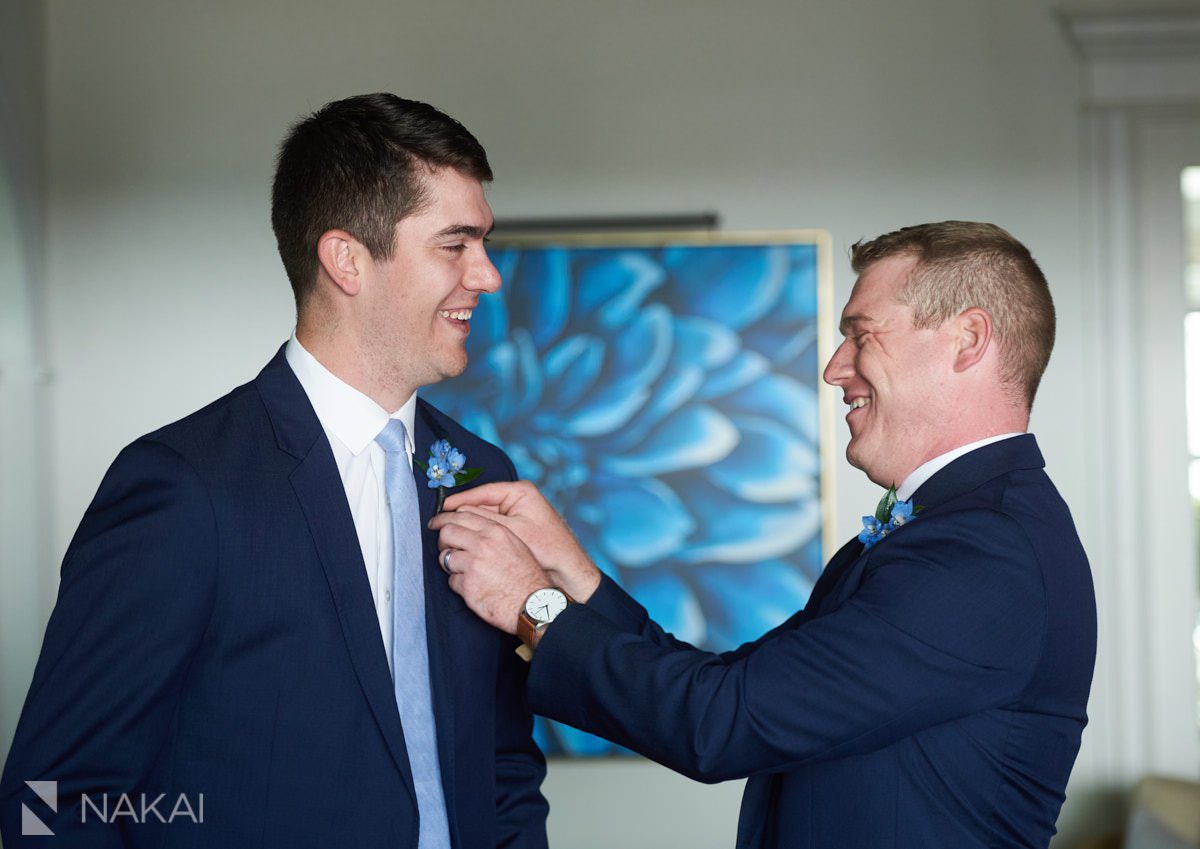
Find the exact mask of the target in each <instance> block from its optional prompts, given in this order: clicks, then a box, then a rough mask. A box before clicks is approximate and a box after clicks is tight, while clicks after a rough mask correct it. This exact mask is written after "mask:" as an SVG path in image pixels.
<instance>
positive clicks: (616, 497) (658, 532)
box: [593, 475, 696, 566]
mask: <svg viewBox="0 0 1200 849" xmlns="http://www.w3.org/2000/svg"><path fill="white" fill-rule="evenodd" d="M593 485H594V487H595V490H596V492H597V498H596V503H597V505H598V506H599V507H600V508H601V509H602V510H603V515H604V525H603V528H602V529H601V531H600V544H601V545H602V546H603V547H604V550H605V551H606V552H607V553H608V554H609V556H611V557H612V558H613V559H614V560H616V561H617V562H619V563H621V564H622V565H623V566H645V565H647V564H651V563H654V562H656V561H658V560H660V559H662V558H665V557H667V556H668V555H669V554H670V553H671V552H673V551H674V550H675V549H677V548H679V546H680V545H681V544H682V543H683V541H684V540H685V539H687V537H688V536H689V535H690V534H691V533H692V531H693V530H694V529H695V527H696V522H695V520H694V519H692V517H691V515H690V514H689V513H688V511H687V508H686V507H684V505H683V502H682V501H680V500H679V497H678V496H677V495H676V494H675V493H674V492H672V490H671V488H670V487H669V486H667V485H666V484H665V483H663V482H661V481H658V480H655V479H654V478H642V479H630V478H618V477H609V476H607V475H605V476H602V477H598V478H596V479H594V480H593Z"/></svg>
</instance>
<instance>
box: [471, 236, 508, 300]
mask: <svg viewBox="0 0 1200 849" xmlns="http://www.w3.org/2000/svg"><path fill="white" fill-rule="evenodd" d="M500 283H501V280H500V272H499V271H498V270H496V266H495V265H494V264H492V259H491V257H489V256H488V255H487V251H486V250H484V249H483V247H482V246H480V256H479V257H478V259H477V260H476V262H475V263H474V265H473V266H472V267H471V270H470V272H469V273H468V274H467V277H466V279H465V280H464V281H463V285H464V286H466V287H467V288H468V289H471V290H473V291H477V292H487V293H489V294H490V293H492V292H495V291H496V290H497V289H499V288H500Z"/></svg>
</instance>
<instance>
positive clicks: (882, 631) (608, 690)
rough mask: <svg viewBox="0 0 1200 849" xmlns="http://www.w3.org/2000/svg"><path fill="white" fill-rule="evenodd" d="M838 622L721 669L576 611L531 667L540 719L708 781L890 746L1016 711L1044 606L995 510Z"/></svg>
mask: <svg viewBox="0 0 1200 849" xmlns="http://www.w3.org/2000/svg"><path fill="white" fill-rule="evenodd" d="M868 556H869V557H870V558H871V559H870V560H869V561H868V563H867V566H866V570H865V573H864V577H863V580H862V583H861V585H859V586H858V588H857V589H856V590H855V592H854V593H853V594H852V595H851V596H850V597H849V598H848V599H847V600H846V601H845V602H844V603H843V604H842V605H841V606H840V607H838V608H837V609H836V610H833V611H832V612H829V613H827V614H825V615H823V616H819V617H816V618H812V619H808V620H804V621H799V620H794V622H793V623H792V624H791V625H790V627H789V626H788V625H785V626H784V627H781V628H779V629H776V630H775V631H773V632H772V633H771V634H768V635H767V636H766V637H764V638H762V639H761V640H759V641H756V642H755V643H753V644H749V645H748V646H746V647H743V649H739V650H738V651H737V652H735V653H731V654H729V655H726V656H724V657H722V656H719V655H714V654H709V653H707V652H701V651H698V650H695V649H693V648H690V647H686V646H683V647H681V646H680V645H677V644H675V643H674V642H673V641H671V640H664V639H662V638H661V637H660V636H659V633H660V629H657V626H652V625H646V626H645V627H643V628H641V629H623V628H621V627H620V626H619V625H617V624H615V623H614V622H613V621H612V620H610V619H609V618H608V617H607V616H605V615H602V614H601V613H600V612H598V611H596V610H592V609H590V606H585V605H574V606H571V607H569V608H568V609H567V610H566V611H565V612H564V613H563V614H561V615H560V616H559V618H558V619H557V620H556V621H555V623H554V625H553V626H552V627H551V628H550V629H549V630H548V631H547V633H546V636H545V637H544V638H543V639H542V641H541V642H540V644H539V646H538V649H537V653H536V654H535V656H534V661H533V664H532V669H531V672H530V683H529V692H530V697H531V703H532V705H533V708H534V710H536V711H537V712H538V713H541V714H544V715H546V716H548V717H550V718H552V719H557V720H560V721H563V722H566V723H568V724H570V725H574V726H575V727H577V728H581V729H583V730H586V731H590V732H592V733H595V734H599V735H601V736H604V737H606V738H608V739H610V740H613V741H614V742H617V743H619V744H621V745H624V746H627V747H629V748H631V749H634V750H635V751H638V752H640V753H642V754H644V755H645V756H647V757H649V758H651V759H653V760H655V761H658V762H659V763H661V764H663V765H665V766H667V767H670V768H671V769H674V770H676V771H678V772H681V773H683V774H685V775H687V776H689V777H692V778H694V779H697V780H700V781H723V780H727V779H731V778H738V777H744V776H748V775H753V774H757V773H762V772H773V771H778V770H785V769H790V768H794V767H796V766H798V765H800V764H802V763H804V762H808V761H815V760H821V759H829V758H836V757H843V756H846V755H851V754H855V753H861V752H867V751H871V750H874V749H877V748H880V747H882V746H885V745H888V744H889V743H891V742H894V741H895V740H898V739H900V738H902V737H906V736H909V735H911V734H912V733H914V732H916V731H917V730H919V729H921V728H925V727H929V726H933V725H936V724H939V723H942V722H946V721H949V720H951V719H954V718H956V717H960V716H964V715H966V714H969V713H973V712H976V711H979V710H982V709H985V708H989V707H995V706H1001V705H1003V704H1006V703H1008V702H1010V701H1012V700H1013V699H1015V698H1016V697H1017V696H1018V694H1019V693H1020V691H1021V690H1022V688H1023V687H1024V686H1025V684H1026V683H1027V682H1028V679H1029V677H1030V675H1031V674H1032V670H1033V667H1034V663H1035V661H1036V658H1037V655H1038V653H1039V652H1040V650H1041V643H1042V639H1043V634H1044V631H1045V627H1044V610H1045V608H1044V593H1043V588H1042V583H1041V572H1040V568H1039V564H1038V563H1037V562H1036V558H1035V556H1034V554H1033V550H1032V548H1031V546H1030V545H1029V543H1028V541H1027V539H1026V538H1025V536H1024V534H1023V532H1022V531H1021V529H1020V527H1019V526H1018V525H1017V524H1016V522H1015V521H1014V520H1012V519H1011V518H1009V517H1007V516H1005V515H1003V514H1000V513H996V512H993V511H989V510H978V511H972V512H971V513H958V514H952V515H944V516H936V517H935V516H930V517H927V518H923V519H922V520H920V521H915V522H913V523H912V524H911V525H909V526H908V527H906V528H905V529H904V530H903V531H902V532H898V533H896V534H894V535H893V536H892V537H889V538H888V539H887V540H886V541H884V542H883V543H880V544H879V546H878V547H877V548H876V549H875V550H874V551H872V552H870V553H869V554H868Z"/></svg>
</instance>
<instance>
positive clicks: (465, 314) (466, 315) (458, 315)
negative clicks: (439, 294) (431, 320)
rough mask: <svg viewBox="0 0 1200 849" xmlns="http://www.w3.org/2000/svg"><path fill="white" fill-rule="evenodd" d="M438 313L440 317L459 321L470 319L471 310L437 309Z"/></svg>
mask: <svg viewBox="0 0 1200 849" xmlns="http://www.w3.org/2000/svg"><path fill="white" fill-rule="evenodd" d="M438 315H440V316H441V317H442V318H455V319H458V320H459V321H470V320H471V310H438Z"/></svg>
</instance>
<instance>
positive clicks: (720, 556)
mask: <svg viewBox="0 0 1200 849" xmlns="http://www.w3.org/2000/svg"><path fill="white" fill-rule="evenodd" d="M687 505H688V509H689V510H691V512H692V515H694V516H695V517H696V520H697V522H698V523H699V530H698V531H697V533H696V534H695V535H693V538H692V539H691V540H690V541H689V543H688V545H686V546H684V547H682V548H681V549H680V550H679V551H678V552H677V553H676V557H678V558H679V559H680V560H683V561H685V562H688V563H701V562H704V561H706V560H712V561H717V562H721V563H753V562H755V561H758V560H764V559H767V558H771V557H784V556H786V555H787V554H788V553H789V552H791V551H794V550H795V549H796V548H798V547H799V546H800V545H802V544H804V543H805V542H806V541H807V540H808V539H809V538H810V537H812V536H813V535H814V534H818V533H819V532H820V529H821V505H820V504H819V503H817V502H815V501H800V502H792V503H785V504H749V503H747V502H746V501H744V500H743V499H741V498H738V497H736V496H734V495H732V494H730V493H728V492H725V491H724V490H723V489H719V488H718V487H716V486H713V485H712V484H709V483H706V482H705V481H704V480H696V481H692V482H691V483H690V484H689V486H688V489H687Z"/></svg>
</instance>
